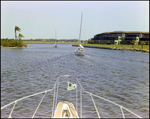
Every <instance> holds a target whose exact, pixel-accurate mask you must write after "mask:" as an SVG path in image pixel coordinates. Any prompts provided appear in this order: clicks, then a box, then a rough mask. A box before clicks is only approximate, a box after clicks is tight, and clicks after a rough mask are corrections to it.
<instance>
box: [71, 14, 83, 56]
mask: <svg viewBox="0 0 150 119" xmlns="http://www.w3.org/2000/svg"><path fill="white" fill-rule="evenodd" d="M82 16H83V13H82V14H81V23H80V33H79V42H80V38H81V27H82ZM74 54H75V55H81V56H83V55H85V50H84V47H83V46H82V44H81V43H80V44H79V46H78V48H77V49H76V50H75V51H74Z"/></svg>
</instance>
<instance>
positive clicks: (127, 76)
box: [1, 44, 149, 118]
mask: <svg viewBox="0 0 150 119" xmlns="http://www.w3.org/2000/svg"><path fill="white" fill-rule="evenodd" d="M30 45H31V47H32V48H27V49H22V50H19V49H17V50H13V49H2V51H1V104H2V105H5V104H8V103H10V102H11V101H14V100H16V99H18V98H21V97H23V96H27V95H30V94H33V93H37V92H40V91H43V90H47V89H52V88H53V85H54V83H55V81H56V79H57V77H58V76H60V75H66V74H68V75H72V76H73V77H77V78H78V79H79V81H81V84H82V85H83V87H84V89H85V90H86V91H89V92H91V93H94V94H96V95H99V96H102V97H104V98H107V99H109V100H111V101H114V102H116V103H117V104H121V105H123V106H125V107H127V108H129V110H132V111H133V112H135V113H137V114H139V115H140V116H142V117H145V118H146V117H147V118H149V103H148V102H149V81H148V79H149V66H148V65H147V63H149V54H146V53H145V54H144V53H140V52H139V53H135V52H131V51H124V52H121V51H111V50H102V49H93V48H85V49H86V55H85V56H83V57H77V56H75V55H73V51H74V50H75V49H76V48H75V47H72V46H71V45H66V44H60V45H59V48H55V49H54V48H53V45H52V44H30ZM62 81H64V82H62V85H60V90H59V91H61V93H60V92H59V93H60V94H59V100H58V101H61V100H63V101H65V100H66V96H69V97H70V98H68V100H70V101H74V102H75V99H74V98H75V92H74V91H71V92H70V93H68V94H67V92H66V88H65V87H64V86H66V82H65V81H66V79H64V78H63V79H62ZM71 82H73V83H75V82H74V80H73V79H71ZM63 87H64V88H63ZM78 91H79V90H78ZM71 93H72V94H71ZM79 96H80V93H79V92H78V98H79ZM41 98H42V95H39V96H37V97H33V98H29V100H25V101H21V102H19V103H17V105H16V108H15V111H14V113H13V117H31V116H32V114H33V112H34V110H35V109H36V106H37V105H38V103H39V101H40V100H41ZM52 100H53V92H50V93H47V94H46V96H45V98H44V100H43V101H44V102H43V103H42V105H41V106H40V108H39V110H38V112H37V114H36V116H35V117H37V118H39V117H43V116H44V117H50V116H51V113H52V110H51V108H50V107H52ZM79 101H80V98H79V100H78V102H79ZM94 101H95V102H96V105H97V107H98V110H99V112H100V115H101V116H102V117H104V118H105V117H110V118H111V117H116V118H117V117H122V115H121V111H120V109H119V108H118V107H115V106H114V105H112V104H111V103H108V102H106V101H104V100H102V99H100V100H99V99H97V98H95V97H94ZM24 103H25V104H24ZM83 106H85V107H84V108H83V117H89V116H93V117H95V116H97V114H95V113H94V112H93V111H94V107H93V103H92V102H91V97H90V96H89V95H87V94H83ZM86 106H88V107H86ZM22 108H23V109H22ZM7 109H8V110H9V111H6V110H4V111H1V112H2V116H1V117H8V114H9V113H10V111H11V109H12V107H9V108H7ZM20 109H21V112H20V113H19V110H20ZM78 110H79V105H78ZM90 110H92V111H91V113H89V112H88V111H90ZM6 115H7V116H6ZM79 115H80V113H79ZM126 116H127V117H132V115H130V114H128V113H126Z"/></svg>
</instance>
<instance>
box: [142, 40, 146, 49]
mask: <svg viewBox="0 0 150 119" xmlns="http://www.w3.org/2000/svg"><path fill="white" fill-rule="evenodd" d="M143 45H145V42H144V41H141V46H142V49H143Z"/></svg>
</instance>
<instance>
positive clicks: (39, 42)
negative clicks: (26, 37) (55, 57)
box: [23, 41, 75, 44]
mask: <svg viewBox="0 0 150 119" xmlns="http://www.w3.org/2000/svg"><path fill="white" fill-rule="evenodd" d="M24 43H26V44H29V43H35V44H55V42H45V41H23V44H24ZM56 43H57V44H74V43H75V42H56Z"/></svg>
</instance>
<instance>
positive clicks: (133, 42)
mask: <svg viewBox="0 0 150 119" xmlns="http://www.w3.org/2000/svg"><path fill="white" fill-rule="evenodd" d="M131 43H132V48H133V47H134V44H135V40H134V39H133V40H132V42H131Z"/></svg>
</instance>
